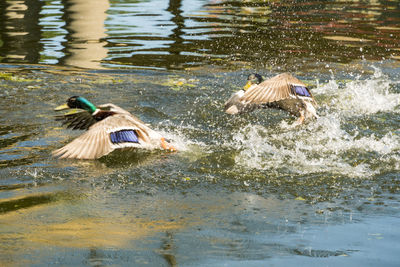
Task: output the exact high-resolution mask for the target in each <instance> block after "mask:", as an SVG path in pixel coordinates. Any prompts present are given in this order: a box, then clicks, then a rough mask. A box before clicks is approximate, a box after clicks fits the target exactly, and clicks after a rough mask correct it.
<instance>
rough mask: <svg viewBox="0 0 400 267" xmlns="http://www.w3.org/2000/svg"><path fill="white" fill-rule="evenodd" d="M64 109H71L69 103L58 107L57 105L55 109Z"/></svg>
mask: <svg viewBox="0 0 400 267" xmlns="http://www.w3.org/2000/svg"><path fill="white" fill-rule="evenodd" d="M64 109H69V107H68V105H67V104H64V105H61V106H58V107H56V108H55V109H54V110H55V111H59V110H64Z"/></svg>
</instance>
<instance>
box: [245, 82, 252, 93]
mask: <svg viewBox="0 0 400 267" xmlns="http://www.w3.org/2000/svg"><path fill="white" fill-rule="evenodd" d="M251 85H252V83H251V81H248V82H247V83H246V85H245V86H244V87H243V90H245V91H246V90H247V89H249V88H250V86H251Z"/></svg>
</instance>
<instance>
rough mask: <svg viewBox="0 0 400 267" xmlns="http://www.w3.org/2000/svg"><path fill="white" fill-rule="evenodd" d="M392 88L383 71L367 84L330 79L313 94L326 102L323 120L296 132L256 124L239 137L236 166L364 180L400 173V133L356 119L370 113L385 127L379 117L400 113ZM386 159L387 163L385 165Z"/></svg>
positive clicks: (284, 126) (281, 126)
mask: <svg viewBox="0 0 400 267" xmlns="http://www.w3.org/2000/svg"><path fill="white" fill-rule="evenodd" d="M391 84H392V82H391V81H390V80H389V79H388V77H386V76H385V75H383V74H382V73H381V72H380V70H378V69H376V71H375V74H374V75H373V76H372V77H369V78H368V79H366V80H358V79H357V80H355V81H350V82H347V83H345V84H344V85H341V84H340V83H339V82H337V81H336V80H335V79H333V80H330V81H329V82H328V83H327V84H325V85H322V86H320V87H318V88H317V89H316V90H314V91H313V93H314V94H315V96H316V99H317V101H318V100H319V99H322V101H319V102H322V107H323V109H324V111H322V113H323V114H321V116H320V118H319V119H318V120H316V121H313V122H310V123H309V124H307V125H303V126H302V127H300V128H293V127H291V126H289V124H288V123H287V122H286V121H283V122H281V123H280V124H279V125H278V127H275V128H271V127H269V126H265V127H264V126H262V125H254V124H252V123H250V124H248V125H246V126H244V127H243V128H241V129H240V130H238V131H237V132H235V133H233V135H234V141H233V142H232V143H230V144H229V145H231V146H235V147H236V149H237V150H238V151H239V153H238V154H237V155H236V157H235V162H236V164H237V165H239V166H242V167H246V168H255V169H262V170H270V171H271V172H275V173H296V174H309V173H327V174H330V175H331V174H338V175H345V176H349V177H363V178H366V177H371V176H373V175H376V174H378V173H381V172H383V171H385V169H384V168H389V166H390V168H392V169H391V170H398V169H399V168H398V167H399V164H396V162H397V161H398V158H399V157H398V154H399V151H400V137H399V135H398V134H397V132H398V129H394V128H393V127H392V128H391V129H389V131H387V132H376V131H375V132H374V131H367V130H365V129H364V128H365V127H362V126H361V125H359V124H360V122H359V121H357V120H354V117H359V116H364V115H367V116H369V117H372V120H375V121H378V123H379V122H380V121H385V119H381V120H379V119H377V118H375V117H376V116H377V115H375V113H378V112H380V116H383V117H384V118H385V117H391V115H392V114H393V113H398V108H397V106H398V105H399V99H400V94H398V93H395V92H394V91H391ZM382 113H383V115H382ZM378 127H379V126H378ZM382 161H385V162H386V163H385V164H381V163H382ZM387 162H392V163H393V164H387ZM382 166H386V167H382Z"/></svg>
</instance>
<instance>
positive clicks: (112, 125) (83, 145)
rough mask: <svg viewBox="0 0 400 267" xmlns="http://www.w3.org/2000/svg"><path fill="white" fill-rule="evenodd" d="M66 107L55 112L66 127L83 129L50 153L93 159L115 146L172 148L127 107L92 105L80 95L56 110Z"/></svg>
mask: <svg viewBox="0 0 400 267" xmlns="http://www.w3.org/2000/svg"><path fill="white" fill-rule="evenodd" d="M65 109H69V112H67V113H66V114H63V115H59V116H57V117H56V118H57V120H61V121H63V124H65V125H67V128H72V129H73V130H77V129H79V130H87V131H86V132H85V133H84V134H82V135H81V136H79V137H77V138H76V139H74V140H73V141H72V142H70V143H69V144H67V145H65V146H63V147H62V148H60V149H57V150H56V151H54V152H53V155H54V156H56V157H60V158H71V159H73V158H74V159H97V158H100V157H102V156H105V155H107V154H109V153H110V152H112V151H114V150H115V149H126V148H143V149H157V148H160V149H165V150H169V151H176V149H175V148H174V147H173V146H172V145H171V144H169V143H168V142H166V141H165V139H164V137H162V136H161V134H159V133H158V132H156V131H154V130H152V129H150V128H149V127H148V126H147V125H146V124H145V123H144V122H142V121H141V120H139V119H138V118H137V117H135V116H133V115H132V114H131V113H129V112H128V111H126V110H124V109H122V108H120V107H118V106H116V105H114V104H104V105H99V106H95V105H94V104H92V103H91V102H90V101H88V100H87V99H86V98H84V97H80V96H73V97H70V98H69V99H68V101H67V103H66V104H64V105H61V106H59V107H57V108H55V110H56V111H60V110H65Z"/></svg>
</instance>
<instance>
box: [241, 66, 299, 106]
mask: <svg viewBox="0 0 400 267" xmlns="http://www.w3.org/2000/svg"><path fill="white" fill-rule="evenodd" d="M292 84H298V85H302V86H305V84H304V83H303V82H301V81H300V80H299V79H297V78H296V77H294V76H292V75H290V74H289V73H283V74H279V75H277V76H275V77H272V78H271V79H268V80H266V81H264V82H262V83H260V84H259V85H255V86H252V87H250V88H249V89H248V90H247V91H246V92H245V93H244V95H243V96H242V97H241V98H240V101H242V102H245V103H253V104H264V103H270V102H275V101H279V100H283V99H286V98H289V97H290V95H291V90H290V87H291V85H292Z"/></svg>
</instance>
